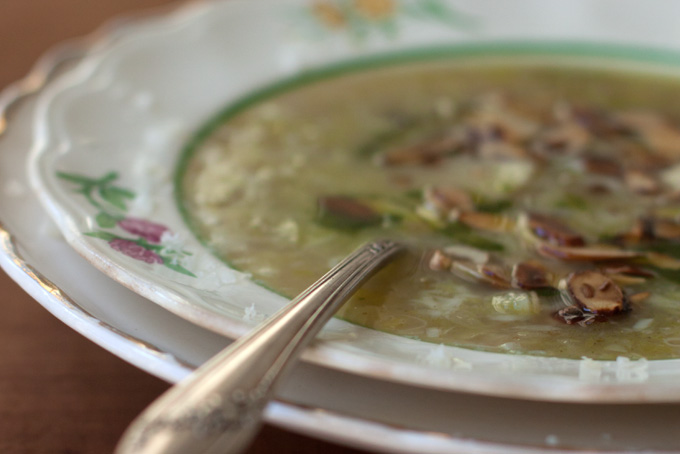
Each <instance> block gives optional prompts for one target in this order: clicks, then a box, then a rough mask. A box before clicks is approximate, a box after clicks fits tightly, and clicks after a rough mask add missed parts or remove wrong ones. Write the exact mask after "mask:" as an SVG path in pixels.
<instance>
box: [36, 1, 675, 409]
mask: <svg viewBox="0 0 680 454" xmlns="http://www.w3.org/2000/svg"><path fill="white" fill-rule="evenodd" d="M345 3H347V5H350V3H351V2H345ZM360 3H361V2H357V3H356V5H358V4H360ZM379 3H380V2H378V3H373V2H370V1H369V2H367V3H364V5H366V4H374V5H378V4H379ZM388 3H389V4H393V5H398V6H400V8H401V9H396V10H395V13H394V17H393V21H392V23H391V25H390V26H389V27H388V28H387V29H385V27H384V23H383V22H384V21H383V22H380V21H372V20H368V19H366V23H365V24H364V26H362V27H363V28H362V27H360V28H358V29H357V28H356V27H354V28H352V27H344V28H343V27H338V26H337V24H335V23H333V22H332V20H331V19H329V17H328V16H327V15H324V14H320V13H319V11H318V5H319V3H318V2H316V3H315V2H304V1H278V2H272V3H268V2H263V1H256V2H236V1H229V2H211V3H201V4H194V5H191V6H187V7H184V8H182V9H180V10H179V11H177V12H174V13H172V14H169V15H164V16H160V17H156V18H153V19H148V20H146V21H144V22H143V23H140V24H136V25H132V26H128V27H126V28H125V30H124V32H118V33H115V34H113V35H111V37H110V39H108V40H105V41H102V42H100V43H99V44H98V45H97V46H95V47H94V48H93V49H92V51H91V52H90V54H89V55H88V56H87V57H85V58H84V60H83V61H82V62H81V63H79V64H78V65H76V67H75V68H73V69H72V70H70V71H68V72H67V73H66V74H64V75H62V76H61V77H59V78H58V79H57V80H56V81H55V83H53V84H51V85H50V86H49V87H48V88H47V89H46V90H45V92H44V93H43V94H42V95H41V97H40V99H39V102H38V105H37V108H36V116H35V121H36V133H35V143H34V145H33V151H32V154H31V159H30V162H29V173H30V179H31V183H32V186H33V188H34V189H35V190H36V192H37V194H38V196H39V198H40V200H41V202H42V203H43V205H44V206H45V207H46V209H47V211H48V212H49V214H50V215H51V217H52V218H53V219H54V220H55V221H56V223H57V225H58V227H59V229H60V231H61V232H62V234H63V235H64V236H65V238H66V240H67V241H68V243H69V244H70V245H71V246H73V248H75V250H77V251H78V252H79V253H80V254H82V255H83V256H84V257H85V258H86V259H87V260H88V261H89V262H90V263H92V264H93V265H94V266H95V267H96V268H98V269H100V270H102V271H103V272H104V273H106V274H107V275H108V276H110V277H112V278H113V279H114V280H116V281H118V282H120V283H122V284H124V285H125V286H127V287H128V288H130V289H132V290H133V291H135V292H136V293H138V294H140V295H142V296H144V297H146V298H148V299H149V300H152V301H154V302H156V303H158V304H159V305H161V306H162V307H164V308H166V309H168V310H170V311H172V312H173V313H175V314H177V315H179V316H181V317H183V318H185V319H187V320H189V321H191V322H193V323H195V324H197V325H199V326H202V327H204V328H207V329H209V330H212V331H215V332H217V333H221V334H224V335H226V336H230V337H234V336H238V335H240V334H242V333H244V332H245V331H246V330H248V329H249V328H250V327H252V326H253V325H254V324H255V323H257V322H258V321H259V320H261V319H262V318H263V317H264V316H265V315H267V314H271V313H273V312H274V311H275V310H276V309H278V308H279V307H281V306H282V305H283V304H284V303H285V300H284V298H282V297H281V296H279V295H276V294H274V293H273V292H270V291H268V290H266V289H264V288H262V287H259V286H258V285H256V284H254V283H252V282H251V281H249V280H248V277H247V276H246V275H244V274H242V273H239V272H237V271H234V270H231V269H229V268H228V267H226V265H224V264H223V263H221V262H220V261H219V260H217V259H216V258H214V257H212V256H211V255H210V254H209V253H208V252H207V251H206V250H204V249H203V248H202V247H201V245H200V244H199V243H198V242H197V241H196V240H195V239H194V237H193V236H192V235H191V233H190V232H189V231H188V229H187V228H186V226H185V225H184V223H183V221H182V219H181V217H180V215H179V213H178V211H177V208H176V206H175V203H174V200H173V191H172V176H173V172H174V163H175V161H176V159H177V157H178V154H179V153H180V151H181V149H182V147H183V145H184V144H185V143H186V142H187V141H188V140H189V138H190V137H191V134H192V133H193V132H194V131H195V130H197V129H198V128H199V127H200V126H201V125H202V124H203V123H204V122H205V121H206V120H207V119H209V118H211V116H213V115H214V114H215V113H216V112H218V111H219V110H220V109H222V108H223V107H224V106H226V105H229V104H230V103H233V102H236V101H237V100H239V99H241V98H243V97H244V96H246V95H247V94H248V93H251V92H252V91H253V90H256V89H260V88H262V87H264V86H266V85H267V84H270V83H272V82H275V81H280V80H281V79H282V78H286V77H292V76H295V75H299V74H301V73H309V72H310V71H312V72H313V71H315V70H318V69H319V68H324V67H326V66H327V65H329V64H334V63H337V62H344V61H347V60H348V59H350V60H352V59H353V60H356V59H358V58H367V57H371V58H376V56H380V55H384V54H385V53H386V52H391V51H394V50H400V51H403V50H404V49H408V52H410V53H412V54H418V53H420V52H421V51H420V50H418V49H422V48H429V49H432V48H433V46H434V47H436V48H437V49H440V50H439V51H438V52H446V50H445V47H443V46H454V49H456V50H455V52H457V53H458V54H459V55H461V54H465V53H466V52H473V53H475V52H477V53H478V52H480V49H483V50H484V52H491V53H501V54H504V55H514V53H517V52H519V53H521V54H525V55H526V54H529V55H533V54H540V55H543V56H544V57H545V58H548V57H547V56H546V55H547V54H550V53H551V52H552V53H554V52H557V53H559V54H560V55H562V57H568V58H574V57H576V58H578V57H579V56H581V55H585V56H586V57H584V58H586V60H587V61H588V62H589V64H593V63H594V62H595V63H598V62H599V63H601V64H606V65H612V64H617V65H618V64H625V62H626V61H627V60H641V61H643V62H644V63H639V65H643V66H644V67H645V68H658V70H659V71H664V72H674V71H675V72H677V71H678V67H677V66H676V65H677V57H676V54H673V53H672V51H674V50H680V31H679V30H678V28H677V27H675V26H674V25H675V21H672V20H671V19H669V16H670V15H671V14H676V17H678V16H677V13H678V12H680V10H678V7H679V5H675V4H674V5H669V4H668V3H663V2H660V1H659V2H654V6H657V7H658V8H657V9H654V8H650V7H649V6H648V5H644V6H643V5H642V4H639V3H635V2H618V3H617V5H618V6H617V9H616V10H617V14H618V16H617V17H616V18H615V20H613V19H612V17H610V16H609V13H610V11H612V7H613V3H612V2H611V1H604V0H601V1H575V2H574V1H571V2H563V1H554V2H549V3H547V2H541V1H530V0H522V1H518V2H513V3H512V8H511V7H510V6H509V3H508V2H503V1H498V2H493V1H489V2H472V1H460V2H455V3H453V2H446V1H444V0H441V1H440V0H432V1H430V2H429V4H435V5H439V7H440V8H442V7H443V8H445V9H446V11H448V12H449V16H447V17H449V19H447V20H446V21H442V20H440V19H438V18H433V16H428V15H427V14H425V15H423V14H420V15H414V14H412V13H410V12H409V11H410V10H409V8H413V7H416V6H417V5H423V4H425V3H418V2H415V1H408V0H402V1H399V2H395V3H391V2H388ZM314 5H316V6H314ZM352 5H354V3H352ZM352 8H359V7H358V6H354V7H352ZM440 10H441V9H440ZM357 11H358V10H357ZM315 12H316V13H315ZM529 13H530V14H529ZM357 14H359V13H357ZM438 17H441V16H438ZM631 21H632V22H631ZM381 24H382V25H381ZM650 27H653V30H654V33H649V32H650V30H651V28H650ZM548 40H550V41H559V43H553V44H549V45H545V42H546V41H548ZM536 41H540V43H539V44H538V45H537V44H535V42H536ZM520 42H521V43H524V44H518V43H520ZM527 42H533V44H526V43H527ZM584 42H585V43H588V42H592V43H597V44H595V45H591V44H583V43H584ZM619 45H620V46H624V47H618V46H619ZM629 45H630V46H633V45H634V46H635V48H634V50H628V47H625V46H629ZM455 46H457V47H455ZM461 46H462V47H461ZM471 46H472V47H471ZM647 46H655V50H649V51H645V50H644V49H645V48H646V47H647ZM443 49H444V50H443ZM461 49H462V50H461ZM426 52H427V51H426ZM377 58H382V57H377ZM551 58H554V57H551ZM65 175H66V176H65ZM107 175H108V176H109V178H108V179H107V178H106V176H107ZM105 192H106V194H104V193H105ZM133 194H134V196H135V197H133ZM111 205H118V208H117V210H118V211H117V213H118V215H119V216H124V217H126V219H127V221H126V222H127V224H125V227H123V228H121V227H122V226H123V225H124V224H123V223H121V222H117V221H116V219H115V218H114V216H112V215H111V212H115V211H116V210H114V209H111ZM166 228H167V229H169V231H171V232H172V235H167V234H166V235H165V236H164V237H163V238H162V239H160V240H159V237H160V233H161V232H163V231H164V230H165V229H166ZM142 238H145V239H146V241H144V242H142V243H140V241H141V239H142ZM140 244H141V245H140ZM133 256H134V257H133ZM160 256H162V257H163V260H160V259H159V257H160ZM174 259H177V260H176V261H173V260H174ZM161 261H162V262H163V263H161ZM169 263H175V264H179V265H181V266H179V267H178V266H174V267H167V266H164V264H169ZM304 358H305V359H306V360H307V361H309V362H312V363H314V364H318V365H323V366H326V367H330V368H333V369H338V370H342V371H346V372H351V373H355V374H359V375H362V376H366V377H371V378H376V379H379V380H389V381H393V382H399V383H406V384H410V385H417V386H423V387H430V388H434V389H444V390H454V391H468V392H475V393H480V394H486V395H496V396H505V397H521V398H528V399H537V400H541V399H546V400H555V401H571V402H675V401H678V400H680V386H678V385H677V382H678V379H679V378H680V360H669V361H650V362H646V361H644V360H642V361H637V362H628V361H626V359H621V360H620V361H616V362H612V361H610V362H597V363H594V362H591V361H574V360H563V359H556V358H538V357H530V356H512V355H503V354H494V353H484V352H476V351H471V350H465V349H460V348H454V347H446V346H437V345H433V344H427V343H423V342H418V341H415V340H412V339H406V338H400V337H396V336H392V335H388V334H384V333H379V332H376V331H373V330H369V329H365V328H362V327H358V326H355V325H352V324H349V323H346V322H343V321H340V320H333V321H332V322H331V323H329V324H328V326H327V327H326V328H325V329H324V331H323V332H322V334H321V336H320V340H319V341H318V342H317V343H316V344H315V345H314V347H312V348H310V349H309V350H308V351H307V352H306V353H305V356H304Z"/></svg>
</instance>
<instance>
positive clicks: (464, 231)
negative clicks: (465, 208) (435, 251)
mask: <svg viewBox="0 0 680 454" xmlns="http://www.w3.org/2000/svg"><path fill="white" fill-rule="evenodd" d="M439 232H441V233H442V234H444V235H446V236H448V237H450V238H454V239H456V240H457V241H459V242H461V243H463V244H466V245H468V246H471V247H474V248H477V249H482V250H484V251H492V252H500V251H503V250H505V246H503V245H502V244H501V243H498V242H496V241H493V240H490V239H488V238H486V237H483V236H481V235H479V234H477V233H476V232H475V231H474V230H472V229H471V228H470V227H468V226H466V225H464V224H460V223H455V224H449V225H447V226H446V227H444V228H443V229H440V230H439Z"/></svg>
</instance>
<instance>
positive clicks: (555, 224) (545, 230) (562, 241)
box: [527, 213, 585, 246]
mask: <svg viewBox="0 0 680 454" xmlns="http://www.w3.org/2000/svg"><path fill="white" fill-rule="evenodd" d="M527 225H528V227H529V229H531V231H532V232H533V233H534V235H536V236H537V237H539V238H542V239H544V240H547V241H549V242H550V243H553V244H557V245H559V246H583V245H584V244H585V241H584V239H583V237H582V236H581V235H579V234H578V233H576V232H574V231H573V230H571V229H570V228H569V227H567V226H566V225H564V224H562V223H561V222H560V221H558V220H556V219H553V218H549V217H548V216H544V215H541V214H536V213H530V214H529V215H528V216H527Z"/></svg>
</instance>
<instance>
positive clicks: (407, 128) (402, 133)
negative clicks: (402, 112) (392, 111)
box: [357, 119, 421, 158]
mask: <svg viewBox="0 0 680 454" xmlns="http://www.w3.org/2000/svg"><path fill="white" fill-rule="evenodd" d="M420 123H421V121H419V120H415V119H410V120H407V121H406V122H404V123H403V124H401V125H400V126H396V127H394V128H392V129H387V130H385V131H382V132H379V133H378V134H376V135H375V136H373V137H371V138H370V139H369V140H368V141H367V142H365V143H364V144H363V145H361V146H360V147H359V148H358V150H357V154H358V155H359V157H362V158H370V157H372V156H374V155H376V154H378V153H379V152H381V151H383V150H384V149H385V148H386V147H388V146H390V145H393V144H395V143H397V142H398V141H399V140H401V139H404V138H405V137H406V136H407V135H408V134H409V133H410V132H412V130H413V129H414V128H415V127H416V126H417V125H419V124H420Z"/></svg>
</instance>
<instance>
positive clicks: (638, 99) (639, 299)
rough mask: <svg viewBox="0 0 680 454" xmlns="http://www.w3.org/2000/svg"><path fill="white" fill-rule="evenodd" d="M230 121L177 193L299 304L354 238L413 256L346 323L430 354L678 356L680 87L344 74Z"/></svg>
mask: <svg viewBox="0 0 680 454" xmlns="http://www.w3.org/2000/svg"><path fill="white" fill-rule="evenodd" d="M261 98H262V97H259V98H258V99H259V101H257V102H252V103H244V104H242V105H241V107H239V108H238V109H232V110H231V111H228V112H227V113H225V114H223V115H222V117H221V121H220V122H218V123H213V126H211V127H210V128H208V133H207V134H205V132H206V131H203V133H204V134H203V136H202V137H203V138H202V139H201V140H199V141H197V144H196V145H195V146H194V147H192V149H190V150H188V151H187V155H186V156H185V158H186V159H185V161H184V164H183V166H182V168H181V169H180V173H179V178H180V180H179V181H180V184H179V189H178V191H179V192H178V195H179V197H178V199H179V200H180V204H181V208H182V210H183V211H184V213H185V214H186V216H187V220H188V222H189V224H190V225H191V227H192V229H193V230H194V231H195V232H196V234H197V235H198V236H199V238H201V240H202V241H203V242H204V243H205V244H206V245H208V246H209V247H210V248H212V249H213V250H214V251H215V253H216V254H217V255H218V256H219V257H221V258H223V259H224V260H225V261H226V262H228V263H229V264H230V265H231V266H234V267H235V268H238V269H240V270H243V271H247V272H249V273H251V274H252V275H253V277H254V279H255V280H257V281H259V282H261V283H263V285H266V286H268V287H270V288H272V289H274V290H275V291H277V292H279V293H282V294H284V295H287V296H291V297H292V296H294V295H296V294H297V293H298V292H300V291H301V290H303V289H304V288H306V287H307V286H308V285H309V284H310V283H312V282H313V281H314V280H316V279H317V278H318V277H319V276H321V275H322V274H323V273H324V272H325V271H327V270H328V269H329V267H331V266H332V265H333V264H335V263H336V262H337V261H338V260H339V259H341V258H342V257H343V256H345V255H346V254H348V253H349V252H350V251H352V250H353V249H355V248H356V247H358V246H359V245H360V244H362V243H364V242H366V241H369V240H371V239H375V238H379V237H380V238H384V237H387V238H395V239H398V240H400V241H404V242H406V243H407V244H408V245H409V252H408V253H407V254H406V255H405V256H404V257H403V258H402V259H400V260H399V261H398V262H397V263H395V264H393V265H390V267H389V268H388V269H387V270H385V271H384V272H382V273H380V274H379V275H378V276H376V277H375V278H374V279H373V280H371V281H370V282H369V283H368V284H367V285H365V287H364V288H362V289H361V290H360V291H359V292H358V294H357V295H356V296H355V297H354V298H353V299H352V300H351V301H350V302H349V303H347V304H346V305H345V306H344V308H343V309H342V310H341V311H340V312H339V317H341V318H343V319H346V320H348V321H350V322H353V323H357V324H360V325H364V326H367V327H371V328H374V329H376V330H382V331H386V332H390V333H394V334H398V335H402V336H409V337H414V338H418V339H421V340H424V341H428V342H434V343H444V344H449V345H455V346H460V347H465V348H472V349H479V350H487V351H495V352H506V353H522V354H530V355H540V356H555V357H563V358H581V357H589V358H593V359H615V358H616V357H618V356H627V357H629V358H632V359H637V358H642V357H645V358H648V359H664V358H680V323H679V320H680V288H679V287H678V283H679V282H680V222H679V221H680V129H678V128H677V124H678V122H679V121H680V104H679V103H669V102H668V101H669V100H670V99H680V83H678V82H677V81H675V80H673V79H672V78H670V77H666V76H658V75H657V76H652V75H648V74H643V73H631V72H622V71H620V70H608V69H593V68H592V67H589V66H587V65H582V66H576V65H567V64H560V65H556V66H550V65H546V64H541V63H537V62H536V61H533V62H531V61H526V62H521V61H520V62H514V63H508V62H503V61H500V60H497V61H495V62H494V61H492V60H483V59H480V60H478V61H473V60H470V61H469V62H467V63H464V62H455V61H436V62H428V63H412V64H408V65H407V64H403V65H393V66H386V67H382V68H377V69H376V68H373V69H366V70H364V71H358V72H348V73H345V74H341V75H336V76H333V77H327V78H323V79H319V80H315V81H312V82H308V83H305V84H300V85H298V86H294V87H288V89H286V90H280V91H278V92H276V93H274V94H271V95H268V96H266V97H265V99H261Z"/></svg>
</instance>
